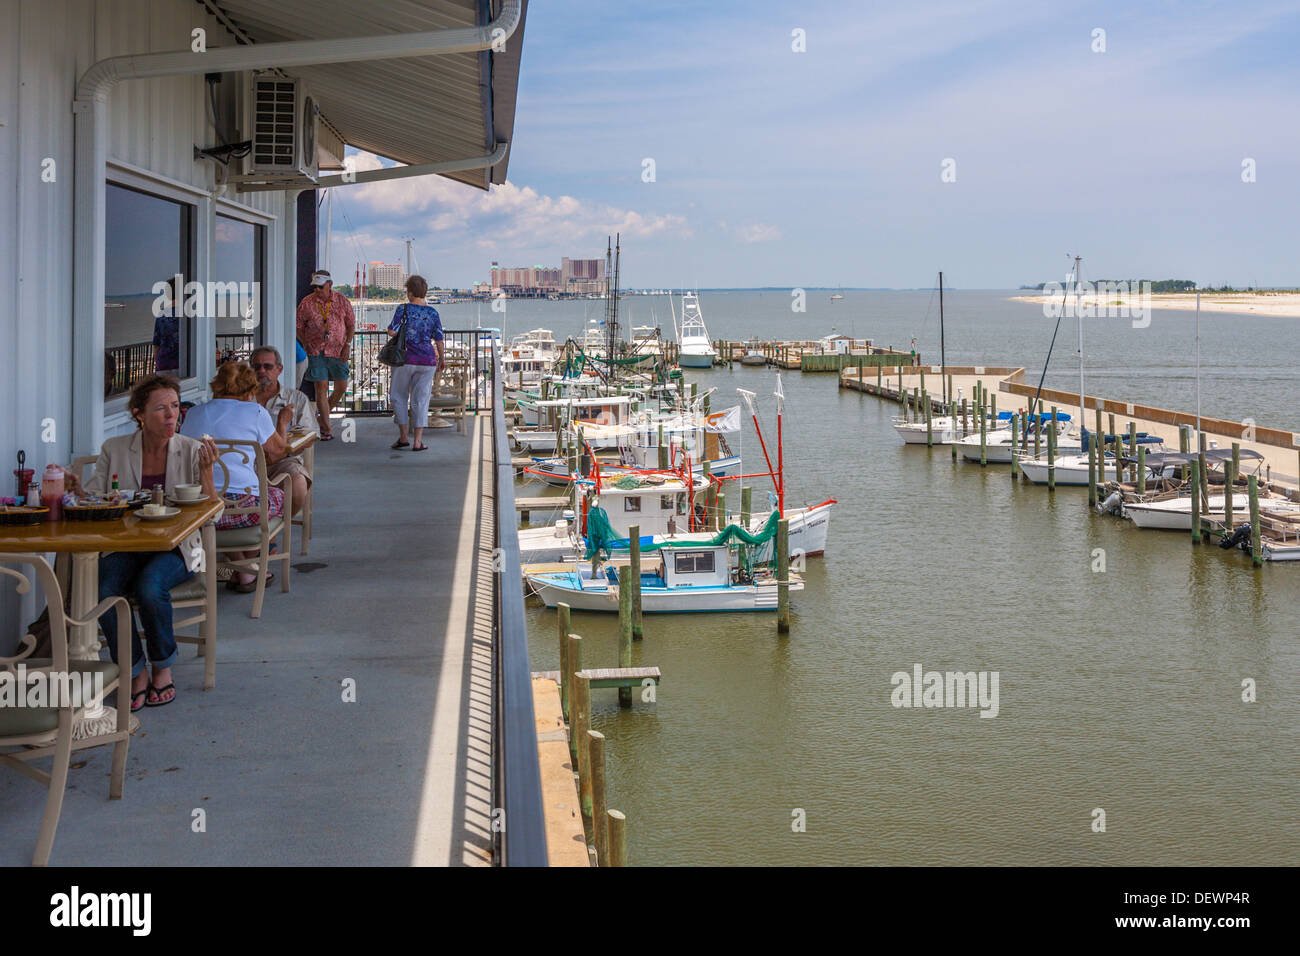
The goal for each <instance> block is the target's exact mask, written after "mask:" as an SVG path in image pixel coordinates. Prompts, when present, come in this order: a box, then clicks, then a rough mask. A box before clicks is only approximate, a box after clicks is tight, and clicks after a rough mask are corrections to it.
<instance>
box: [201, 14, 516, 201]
mask: <svg viewBox="0 0 1300 956" xmlns="http://www.w3.org/2000/svg"><path fill="white" fill-rule="evenodd" d="M197 2H198V3H199V4H200V5H202V6H203V7H205V8H206V9H208V10H209V11H210V12H211V13H212V14H213V15H214V16H216V17H217V19H218V20H221V21H222V22H223V23H224V24H225V25H226V27H227V29H228V30H229V32H230V33H231V35H232V36H234V37H235V38H236V39H237V41H238V42H252V43H279V42H286V41H295V40H329V39H335V38H338V39H342V38H348V37H358V36H378V35H381V34H385V33H393V34H407V33H417V32H421V31H428V30H442V29H453V28H457V27H475V26H482V25H484V24H486V23H488V22H489V21H491V20H492V19H493V17H494V16H495V15H496V14H497V13H498V12H499V10H500V7H501V3H500V0H400V2H393V0H370V2H366V3H358V2H356V0H197ZM527 12H528V6H527V2H526V0H525V2H524V4H523V11H522V14H521V18H520V22H519V26H518V28H517V29H516V30H515V32H514V35H513V36H511V37H510V39H509V40H508V41H506V44H505V50H504V51H503V52H499V53H498V52H489V51H484V52H481V53H449V54H445V55H442V56H424V57H410V58H401V59H388V60H376V61H369V62H352V63H332V64H323V65H314V66H301V67H295V68H293V69H291V70H287V71H286V72H288V73H290V75H293V76H298V77H301V78H302V79H303V80H304V81H305V83H306V84H307V86H308V88H309V90H310V91H311V94H312V96H313V97H314V98H315V100H316V103H317V105H318V106H319V107H320V111H321V115H322V117H323V118H324V119H325V120H326V122H328V123H329V125H330V126H332V127H334V129H335V130H337V131H338V132H339V134H340V135H341V136H342V138H343V140H344V142H346V143H347V144H348V145H349V146H353V147H356V148H357V149H362V150H368V151H370V152H373V153H377V154H378V155H380V156H384V157H387V158H389V159H393V160H396V161H397V162H399V163H404V164H406V165H417V164H422V163H436V162H443V161H448V160H457V159H463V158H465V157H468V156H479V155H484V154H486V153H490V152H491V151H492V149H493V148H494V147H495V146H496V145H497V144H498V143H503V142H508V141H510V139H511V136H512V135H513V131H514V121H515V99H516V95H517V93H518V86H519V61H520V52H521V50H522V48H523V30H524V20H525V18H526V17H527ZM508 162H509V156H508V154H507V156H506V158H504V159H502V160H501V162H499V163H497V164H496V165H495V166H493V167H491V168H490V169H467V170H458V171H455V172H448V173H443V174H442V175H445V176H446V177H447V178H449V179H454V180H456V181H457V182H462V183H466V184H468V185H471V186H477V187H479V188H480V189H487V188H488V187H489V186H490V185H491V184H492V183H503V182H505V180H506V167H507V164H508Z"/></svg>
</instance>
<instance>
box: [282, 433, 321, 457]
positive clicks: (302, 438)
mask: <svg viewBox="0 0 1300 956" xmlns="http://www.w3.org/2000/svg"><path fill="white" fill-rule="evenodd" d="M319 440H320V432H318V431H316V430H315V429H311V430H309V431H305V432H299V433H295V432H289V434H288V440H287V441H286V442H285V448H286V450H287V452H288V454H290V455H301V454H302V453H303V452H305V451H306V450H307V449H308V448H310V447H311V446H312V445H314V444H315V443H316V442H317V441H319Z"/></svg>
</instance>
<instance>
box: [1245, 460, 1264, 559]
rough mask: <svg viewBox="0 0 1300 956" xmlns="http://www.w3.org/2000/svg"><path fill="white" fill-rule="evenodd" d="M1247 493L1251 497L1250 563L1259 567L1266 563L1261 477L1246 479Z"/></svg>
mask: <svg viewBox="0 0 1300 956" xmlns="http://www.w3.org/2000/svg"><path fill="white" fill-rule="evenodd" d="M1246 494H1247V495H1248V496H1249V498H1250V563H1251V564H1253V565H1254V566H1255V567H1259V566H1260V565H1261V564H1263V563H1264V553H1263V551H1262V550H1261V548H1260V536H1259V478H1258V477H1257V476H1256V475H1251V476H1250V477H1249V478H1247V479H1246Z"/></svg>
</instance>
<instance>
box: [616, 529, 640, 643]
mask: <svg viewBox="0 0 1300 956" xmlns="http://www.w3.org/2000/svg"><path fill="white" fill-rule="evenodd" d="M627 538H628V549H627V550H628V566H627V567H628V577H629V578H630V579H631V581H632V640H634V641H639V640H641V639H642V638H643V637H645V630H644V628H643V627H642V618H641V526H640V525H639V524H634V525H632V527H630V528H628V529H627ZM628 654H629V660H628V661H627V663H625V664H622V663H621V664H620V665H619V666H621V667H631V666H632V661H631V659H630V654H631V651H630V650H629V651H628Z"/></svg>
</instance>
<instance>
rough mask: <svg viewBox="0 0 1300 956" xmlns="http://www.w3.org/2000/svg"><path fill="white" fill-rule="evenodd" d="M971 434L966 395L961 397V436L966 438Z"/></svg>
mask: <svg viewBox="0 0 1300 956" xmlns="http://www.w3.org/2000/svg"><path fill="white" fill-rule="evenodd" d="M969 434H970V421H969V419H968V418H967V416H966V396H965V395H963V396H962V397H961V437H962V438H965V437H966V436H967V435H969Z"/></svg>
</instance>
